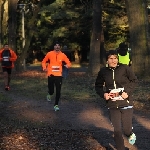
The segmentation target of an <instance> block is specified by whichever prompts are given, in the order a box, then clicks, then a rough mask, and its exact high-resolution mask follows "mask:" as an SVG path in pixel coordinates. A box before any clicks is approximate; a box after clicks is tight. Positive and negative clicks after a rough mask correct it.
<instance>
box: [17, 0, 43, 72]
mask: <svg viewBox="0 0 150 150" xmlns="http://www.w3.org/2000/svg"><path fill="white" fill-rule="evenodd" d="M42 2H43V1H42V0H40V2H39V3H38V5H37V7H36V9H35V10H34V12H33V16H32V18H31V21H30V22H29V23H28V24H27V28H26V29H25V31H27V32H26V35H25V46H24V48H23V49H22V53H21V55H20V57H19V58H18V60H17V62H16V70H17V71H22V70H24V68H25V66H24V60H25V59H26V56H27V51H28V49H29V46H30V42H31V39H32V37H33V35H34V32H36V29H35V22H36V19H37V16H38V12H39V10H40V8H41V3H42ZM24 71H25V70H24Z"/></svg>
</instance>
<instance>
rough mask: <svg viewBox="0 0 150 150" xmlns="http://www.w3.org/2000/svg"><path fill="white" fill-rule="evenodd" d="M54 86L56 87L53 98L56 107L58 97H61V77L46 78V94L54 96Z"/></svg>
mask: <svg viewBox="0 0 150 150" xmlns="http://www.w3.org/2000/svg"><path fill="white" fill-rule="evenodd" d="M54 85H55V87H56V97H55V104H54V105H58V102H59V99H60V95H61V85H62V77H61V76H48V93H49V94H50V95H53V94H54Z"/></svg>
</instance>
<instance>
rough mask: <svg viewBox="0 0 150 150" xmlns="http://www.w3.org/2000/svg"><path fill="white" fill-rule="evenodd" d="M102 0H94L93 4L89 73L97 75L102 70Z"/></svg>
mask: <svg viewBox="0 0 150 150" xmlns="http://www.w3.org/2000/svg"><path fill="white" fill-rule="evenodd" d="M101 3H102V1H101V0H94V2H93V29H92V36H91V43H90V58H89V68H88V73H89V74H91V75H97V73H98V71H99V70H100V42H101V31H102V25H101V18H102V8H101Z"/></svg>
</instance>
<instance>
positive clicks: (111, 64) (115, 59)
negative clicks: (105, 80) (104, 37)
mask: <svg viewBox="0 0 150 150" xmlns="http://www.w3.org/2000/svg"><path fill="white" fill-rule="evenodd" d="M107 63H108V65H109V67H116V66H117V64H118V57H117V55H111V56H109V57H108V61H107Z"/></svg>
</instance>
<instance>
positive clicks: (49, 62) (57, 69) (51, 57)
mask: <svg viewBox="0 0 150 150" xmlns="http://www.w3.org/2000/svg"><path fill="white" fill-rule="evenodd" d="M63 61H64V62H65V63H66V65H67V67H68V68H70V67H71V62H70V60H69V59H68V58H67V56H66V55H65V54H64V53H62V52H61V51H59V52H56V51H55V50H53V51H50V52H48V53H47V54H46V56H45V58H44V59H43V61H42V68H43V70H45V69H47V76H50V75H54V76H62V62H63Z"/></svg>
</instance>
